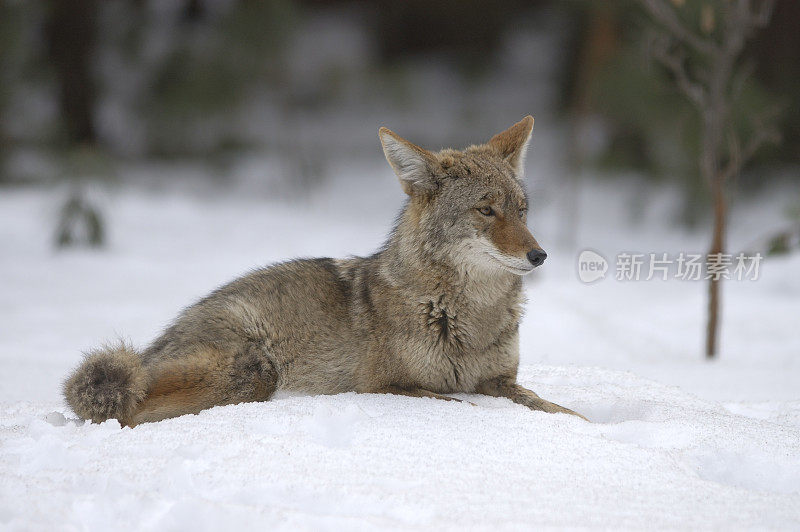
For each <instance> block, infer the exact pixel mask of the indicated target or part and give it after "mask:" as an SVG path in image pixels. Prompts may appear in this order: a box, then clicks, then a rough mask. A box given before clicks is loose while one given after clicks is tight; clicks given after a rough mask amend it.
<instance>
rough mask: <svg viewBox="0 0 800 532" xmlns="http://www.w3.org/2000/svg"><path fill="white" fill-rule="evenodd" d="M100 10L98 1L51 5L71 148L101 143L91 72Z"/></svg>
mask: <svg viewBox="0 0 800 532" xmlns="http://www.w3.org/2000/svg"><path fill="white" fill-rule="evenodd" d="M97 7H98V4H97V2H96V0H72V1H69V2H66V1H63V0H53V1H51V2H50V17H49V21H48V25H47V37H48V41H49V42H48V44H49V52H50V57H51V59H52V61H53V66H54V67H55V71H56V74H57V80H58V96H59V107H60V109H61V116H62V117H63V120H64V128H65V130H66V137H67V140H68V142H69V143H70V144H84V143H86V144H93V143H94V142H95V141H96V140H97V136H96V134H95V127H94V119H93V111H94V103H95V90H94V89H95V87H94V80H93V77H92V68H91V65H92V61H93V60H94V48H95V37H96V27H97Z"/></svg>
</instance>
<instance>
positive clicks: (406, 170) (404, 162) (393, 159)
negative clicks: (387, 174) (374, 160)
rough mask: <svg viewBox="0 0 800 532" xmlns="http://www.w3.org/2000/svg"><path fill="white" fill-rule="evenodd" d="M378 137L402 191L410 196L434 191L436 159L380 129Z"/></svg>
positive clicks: (383, 128) (394, 134)
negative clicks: (415, 193)
mask: <svg viewBox="0 0 800 532" xmlns="http://www.w3.org/2000/svg"><path fill="white" fill-rule="evenodd" d="M378 136H379V137H380V139H381V145H382V146H383V154H384V155H385V156H386V160H387V161H389V164H390V165H391V167H392V170H394V173H395V174H397V177H398V178H399V179H400V184H401V185H402V186H403V191H404V192H405V193H406V194H408V195H409V196H411V195H412V194H413V193H414V192H421V191H425V190H434V189H435V188H436V178H435V176H434V172H435V168H436V164H437V162H436V157H435V156H434V155H433V154H432V153H431V152H429V151H427V150H425V149H422V148H420V147H419V146H417V145H416V144H412V143H411V142H409V141H407V140H406V139H404V138H403V137H401V136H400V135H398V134H397V133H395V132H393V131H391V130H389V129H387V128H385V127H382V128H380V129H379V130H378Z"/></svg>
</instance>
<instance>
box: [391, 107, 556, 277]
mask: <svg viewBox="0 0 800 532" xmlns="http://www.w3.org/2000/svg"><path fill="white" fill-rule="evenodd" d="M532 130H533V118H532V117H530V116H526V117H525V118H523V119H522V120H521V121H520V122H518V123H516V124H514V125H513V126H511V127H510V128H509V129H507V130H506V131H504V132H502V133H499V134H498V135H495V136H494V137H492V139H491V140H489V142H487V143H486V144H480V145H477V146H470V147H469V148H466V149H465V150H463V151H457V150H452V149H446V150H442V151H439V152H435V153H434V152H430V151H427V150H425V149H423V148H420V147H419V146H416V145H415V144H412V143H411V142H409V141H407V140H405V139H403V138H402V137H400V136H398V135H397V134H395V133H394V132H392V131H390V130H388V129H387V128H385V127H383V128H381V129H380V130H379V132H378V134H379V136H380V139H381V144H382V145H383V152H384V154H385V155H386V159H387V160H388V161H389V164H390V165H391V167H392V169H393V170H394V172H395V173H396V174H397V177H398V178H400V184H401V185H402V186H403V190H404V191H405V192H406V194H408V195H409V197H410V200H409V202H408V205H407V207H406V210H405V212H404V213H403V217H402V219H401V223H400V225H399V226H398V228H397V231H398V232H399V233H400V234H398V235H396V236H398V237H400V238H402V239H403V240H405V241H406V245H413V244H412V242H413V243H414V244H416V247H417V250H418V251H419V252H420V253H424V254H427V255H429V256H430V257H431V258H433V259H434V260H437V261H451V262H452V263H453V266H455V267H456V268H459V269H465V270H475V269H479V270H482V271H488V272H492V271H508V272H511V273H514V274H516V275H525V274H527V273H529V272H531V271H532V270H533V269H534V268H535V267H537V266H539V265H540V264H542V263H543V262H544V259H545V258H546V257H547V254H546V253H545V252H544V250H542V248H541V247H539V244H538V243H537V242H536V239H535V238H533V235H531V233H530V231H529V230H528V228H527V226H526V221H527V214H528V197H527V195H526V194H525V190H524V189H523V186H522V173H523V163H524V159H525V150H526V148H527V146H528V141H529V140H530V138H531V132H532Z"/></svg>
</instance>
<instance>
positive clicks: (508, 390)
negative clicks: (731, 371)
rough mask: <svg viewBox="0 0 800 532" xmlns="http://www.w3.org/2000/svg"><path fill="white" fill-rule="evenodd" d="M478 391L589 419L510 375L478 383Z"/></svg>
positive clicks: (528, 405)
mask: <svg viewBox="0 0 800 532" xmlns="http://www.w3.org/2000/svg"><path fill="white" fill-rule="evenodd" d="M476 391H477V392H478V393H482V394H485V395H491V396H492V397H507V398H508V399H511V400H512V401H514V402H515V403H519V404H521V405H525V406H527V407H528V408H530V409H531V410H541V411H542V412H549V413H551V414H555V413H557V412H562V413H564V414H572V415H573V416H578V417H579V418H581V419H585V420H586V421H589V420H588V419H586V418H585V417H583V416H582V415H580V414H579V413H577V412H575V411H573V410H570V409H569V408H564V407H563V406H560V405H557V404H555V403H551V402H550V401H545V400H544V399H542V398H541V397H539V396H538V395H536V393H534V392H532V391H531V390H529V389H527V388H525V387H524V386H520V385H519V384H517V383H516V382H514V379H512V378H510V377H497V378H494V379H490V380H488V381H483V382H482V383H480V384H479V385H478V388H477V390H476Z"/></svg>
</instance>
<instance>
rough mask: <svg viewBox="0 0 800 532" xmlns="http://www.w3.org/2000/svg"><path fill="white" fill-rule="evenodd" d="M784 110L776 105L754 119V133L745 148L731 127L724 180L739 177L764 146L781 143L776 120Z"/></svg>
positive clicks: (723, 171) (723, 174) (781, 106)
mask: <svg viewBox="0 0 800 532" xmlns="http://www.w3.org/2000/svg"><path fill="white" fill-rule="evenodd" d="M783 108H784V106H783V105H774V106H772V107H769V108H768V109H766V110H765V111H764V112H762V113H761V114H759V115H757V116H756V117H755V118H753V133H752V135H751V136H750V139H749V140H748V142H747V144H745V145H744V147H742V145H741V141H740V140H739V137H738V135H737V134H736V132H735V131H734V130H733V126H732V125H731V129H730V131H729V132H728V162H727V164H726V165H725V168H724V169H723V170H722V179H723V180H728V179H732V178H733V177H735V176H736V175H738V174H739V172H740V171H741V169H742V168H744V166H745V165H746V164H747V163H748V162H749V161H750V160H751V159H752V158H753V156H754V155H755V154H756V152H757V151H758V150H759V149H760V148H761V147H762V146H764V145H766V144H777V143H779V142H780V141H781V133H780V130H779V129H778V127H777V126H776V124H775V118H776V117H777V115H778V114H780V112H781V111H782V110H783Z"/></svg>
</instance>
